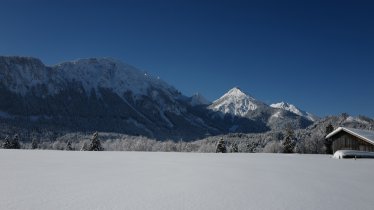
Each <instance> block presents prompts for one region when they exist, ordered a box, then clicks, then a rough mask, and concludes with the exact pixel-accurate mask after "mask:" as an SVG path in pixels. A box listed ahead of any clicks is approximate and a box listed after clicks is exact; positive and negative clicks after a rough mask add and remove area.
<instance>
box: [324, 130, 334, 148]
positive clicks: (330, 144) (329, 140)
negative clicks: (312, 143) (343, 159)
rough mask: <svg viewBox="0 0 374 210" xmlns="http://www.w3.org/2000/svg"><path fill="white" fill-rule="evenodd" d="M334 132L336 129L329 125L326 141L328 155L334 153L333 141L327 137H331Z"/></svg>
mask: <svg viewBox="0 0 374 210" xmlns="http://www.w3.org/2000/svg"><path fill="white" fill-rule="evenodd" d="M333 131H334V127H333V126H332V124H331V123H329V124H328V125H327V126H326V131H325V141H324V144H325V148H326V154H332V152H333V151H332V141H331V139H326V136H327V135H329V134H330V133H331V132H333Z"/></svg>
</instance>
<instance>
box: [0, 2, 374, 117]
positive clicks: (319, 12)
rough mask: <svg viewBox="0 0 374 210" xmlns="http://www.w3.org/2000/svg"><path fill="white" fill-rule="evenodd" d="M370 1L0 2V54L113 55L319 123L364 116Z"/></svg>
mask: <svg viewBox="0 0 374 210" xmlns="http://www.w3.org/2000/svg"><path fill="white" fill-rule="evenodd" d="M373 11H374V3H371V1H357V0H352V1H344V0H340V1H328V0H326V1H235V0H228V1H218V0H216V1H204V0H200V1H194V0H189V1H183V0H174V1H156V0H131V1H110V0H106V1H95V0H92V1H84V0H75V1H74V0H65V1H52V0H49V1H42V0H34V1H31V0H25V1H22V0H1V6H0V19H1V21H0V28H1V30H0V54H1V55H23V56H33V57H38V58H40V59H41V60H42V61H43V62H44V63H46V64H48V65H52V64H56V63H59V62H62V61H68V60H75V59H77V58H87V57H114V58H118V59H120V60H122V61H124V62H126V63H129V64H132V65H134V66H137V67H138V68H140V69H143V70H146V71H148V72H149V73H151V74H153V75H155V76H160V77H161V78H162V79H163V80H165V81H166V82H168V83H170V84H172V85H173V86H174V87H176V88H177V89H179V90H180V91H181V92H182V93H184V94H185V95H192V94H193V93H195V92H200V93H202V94H203V95H204V96H206V98H208V99H209V100H214V99H216V98H218V97H220V96H221V95H222V94H224V93H225V92H226V91H228V90H229V89H231V88H232V87H234V86H239V87H240V88H241V89H242V90H243V91H245V92H247V93H249V94H250V95H252V96H253V97H255V98H257V99H259V100H262V101H264V102H266V103H269V104H270V103H273V102H278V101H286V102H290V103H293V104H295V105H296V106H299V107H300V108H302V109H304V110H306V111H309V112H312V113H315V114H317V115H320V116H325V115H331V114H339V113H342V112H348V113H349V114H352V115H358V114H363V115H367V116H369V117H374V12H373Z"/></svg>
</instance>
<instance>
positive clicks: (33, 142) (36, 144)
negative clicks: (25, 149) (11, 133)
mask: <svg viewBox="0 0 374 210" xmlns="http://www.w3.org/2000/svg"><path fill="white" fill-rule="evenodd" d="M38 146H39V145H38V141H37V140H36V139H35V138H33V139H32V142H31V149H38Z"/></svg>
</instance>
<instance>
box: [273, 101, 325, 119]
mask: <svg viewBox="0 0 374 210" xmlns="http://www.w3.org/2000/svg"><path fill="white" fill-rule="evenodd" d="M270 106H271V107H273V108H277V109H283V110H286V111H290V112H292V113H294V114H296V115H299V116H302V117H306V118H307V119H309V120H311V121H316V120H318V117H317V116H315V115H313V114H311V113H308V112H306V111H303V110H301V109H299V108H297V107H296V106H295V105H293V104H290V103H286V102H283V101H282V102H279V103H275V104H271V105H270Z"/></svg>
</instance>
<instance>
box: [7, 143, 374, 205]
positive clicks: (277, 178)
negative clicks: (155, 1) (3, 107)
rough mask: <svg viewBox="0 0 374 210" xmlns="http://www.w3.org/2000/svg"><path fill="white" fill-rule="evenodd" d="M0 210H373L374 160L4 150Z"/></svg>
mask: <svg viewBox="0 0 374 210" xmlns="http://www.w3.org/2000/svg"><path fill="white" fill-rule="evenodd" d="M0 166H1V173H0V186H1V188H0V209H38V210H40V209H160V210H161V209H162V210H165V209H173V210H174V209H214V210H216V209H372V208H373V206H374V200H373V198H372V191H373V189H374V183H373V182H372V177H373V172H374V161H372V160H370V159H358V160H354V159H344V160H336V159H332V158H331V156H329V155H305V154H303V155H300V154H264V153H227V154H221V153H219V154H216V153H174V152H170V153H165V152H111V151H106V152H82V151H81V152H78V151H49V150H0Z"/></svg>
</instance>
